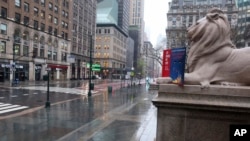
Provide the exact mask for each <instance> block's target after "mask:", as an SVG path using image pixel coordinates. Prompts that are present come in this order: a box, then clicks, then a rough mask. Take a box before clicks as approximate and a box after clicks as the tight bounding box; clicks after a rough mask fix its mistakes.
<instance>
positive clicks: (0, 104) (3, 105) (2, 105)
mask: <svg viewBox="0 0 250 141" xmlns="http://www.w3.org/2000/svg"><path fill="white" fill-rule="evenodd" d="M9 105H11V104H2V103H0V107H5V106H9Z"/></svg>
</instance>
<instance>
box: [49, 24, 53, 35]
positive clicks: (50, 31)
mask: <svg viewBox="0 0 250 141" xmlns="http://www.w3.org/2000/svg"><path fill="white" fill-rule="evenodd" d="M52 30H53V29H52V26H49V29H48V32H49V34H52Z"/></svg>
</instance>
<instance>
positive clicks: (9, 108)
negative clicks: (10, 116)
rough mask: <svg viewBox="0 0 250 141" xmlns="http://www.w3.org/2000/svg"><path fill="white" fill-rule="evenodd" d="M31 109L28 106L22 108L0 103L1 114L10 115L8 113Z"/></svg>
mask: <svg viewBox="0 0 250 141" xmlns="http://www.w3.org/2000/svg"><path fill="white" fill-rule="evenodd" d="M26 108H29V107H28V106H21V105H13V104H9V103H0V114H4V113H8V112H13V111H17V110H22V109H26Z"/></svg>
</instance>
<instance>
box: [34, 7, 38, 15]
mask: <svg viewBox="0 0 250 141" xmlns="http://www.w3.org/2000/svg"><path fill="white" fill-rule="evenodd" d="M34 15H36V16H38V8H36V7H34Z"/></svg>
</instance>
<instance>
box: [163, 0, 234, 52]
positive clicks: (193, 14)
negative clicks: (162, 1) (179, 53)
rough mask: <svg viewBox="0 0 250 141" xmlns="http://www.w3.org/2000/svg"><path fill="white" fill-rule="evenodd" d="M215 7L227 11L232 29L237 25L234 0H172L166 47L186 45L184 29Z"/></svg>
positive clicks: (168, 18) (168, 14) (168, 16)
mask: <svg viewBox="0 0 250 141" xmlns="http://www.w3.org/2000/svg"><path fill="white" fill-rule="evenodd" d="M213 7H217V8H220V9H221V10H223V11H224V12H225V13H227V16H228V19H229V22H230V24H231V27H232V29H234V28H235V26H236V25H237V17H238V8H237V7H236V3H235V0H172V1H171V2H170V3H169V11H168V13H167V22H168V27H167V29H166V36H167V48H176V47H187V46H188V41H187V38H186V30H187V28H188V27H189V26H191V25H192V24H194V23H195V22H196V21H197V20H198V19H200V18H202V17H204V16H205V15H206V13H207V12H208V10H209V9H211V8H213Z"/></svg>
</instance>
